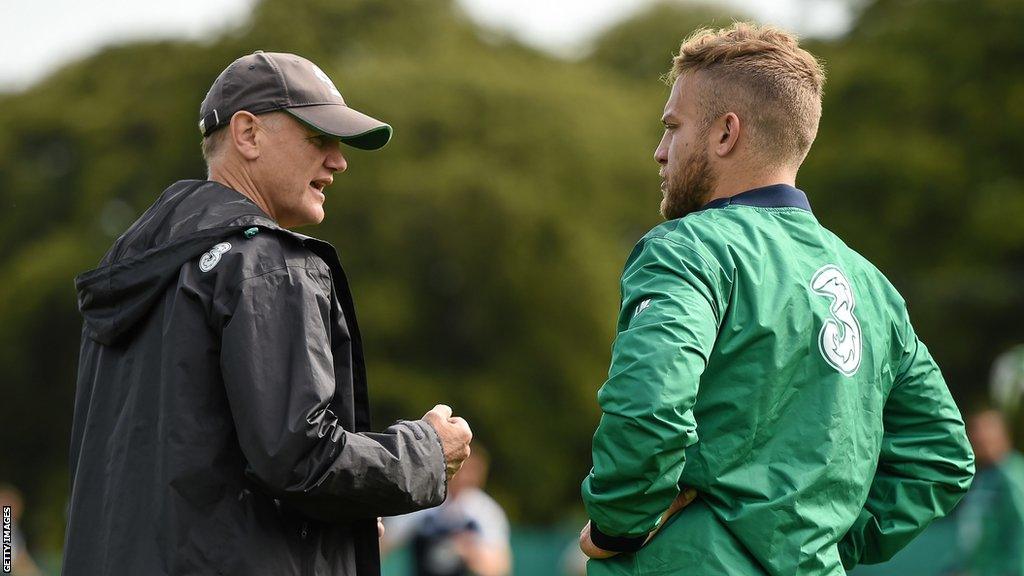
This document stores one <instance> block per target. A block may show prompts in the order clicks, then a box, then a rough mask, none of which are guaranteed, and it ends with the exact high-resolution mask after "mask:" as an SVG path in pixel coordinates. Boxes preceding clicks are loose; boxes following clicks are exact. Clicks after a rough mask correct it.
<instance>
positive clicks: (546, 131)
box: [0, 0, 1024, 548]
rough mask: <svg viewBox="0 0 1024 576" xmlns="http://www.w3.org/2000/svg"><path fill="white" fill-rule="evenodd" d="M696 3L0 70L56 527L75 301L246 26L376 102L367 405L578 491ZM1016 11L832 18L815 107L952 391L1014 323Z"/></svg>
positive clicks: (359, 285)
mask: <svg viewBox="0 0 1024 576" xmlns="http://www.w3.org/2000/svg"><path fill="white" fill-rule="evenodd" d="M728 22H729V20H728V19H726V18H725V17H724V16H722V15H721V14H719V13H717V12H715V11H714V10H712V9H709V8H699V7H693V6H687V5H670V4H666V5H658V6H655V7H653V8H651V9H650V11H649V12H645V13H642V14H639V15H637V16H636V17H634V18H632V19H630V20H629V21H627V22H624V23H622V24H621V25H619V26H617V27H614V28H612V29H610V30H608V31H606V32H605V33H604V34H602V35H601V37H600V38H598V39H597V40H596V41H595V43H594V49H593V52H592V55H591V56H590V57H589V58H587V59H585V60H584V61H580V62H565V61H560V60H557V59H554V58H552V57H550V56H547V55H545V54H542V53H538V52H536V51H533V50H530V49H528V48H525V47H523V46H521V45H519V44H516V43H515V42H512V41H509V40H508V39H504V38H501V37H495V36H494V35H493V34H488V33H485V32H482V31H480V30H478V29H477V28H476V27H474V26H473V25H472V24H471V23H469V22H468V21H467V20H466V19H465V17H464V16H462V14H461V13H460V12H459V11H458V10H457V8H456V7H455V5H454V3H453V2H452V1H451V0H354V1H346V2H336V1H333V0H301V1H285V0H264V1H263V2H262V3H261V4H259V5H258V6H257V8H256V9H255V11H254V14H253V16H252V18H251V19H250V21H249V22H247V23H245V24H244V25H242V26H240V27H238V28H237V29H233V30H229V31H226V32H225V33H224V34H223V36H222V37H221V38H219V39H218V40H216V41H215V42H213V43H209V44H197V43H189V42H158V43H137V44H131V45H124V46H118V47H111V48H108V49H106V50H103V51H102V52H100V53H98V54H97V55H95V56H93V57H90V58H88V59H86V60H82V61H80V62H77V63H74V64H71V65H69V66H67V67H65V68H63V69H62V70H60V71H58V72H56V73H55V74H53V75H51V76H50V77H49V78H47V79H46V80H44V81H43V82H41V83H40V84H38V85H36V86H34V87H32V88H31V89H29V90H27V91H25V92H22V93H18V94H9V95H5V96H0V126H3V130H0V206H3V208H4V210H3V211H2V212H0V246H3V251H2V253H0V264H2V267H0V366H2V368H3V384H2V390H3V394H4V400H5V401H4V402H3V403H2V404H0V417H2V418H3V422H4V423H5V428H4V432H3V434H4V438H3V444H4V446H5V450H4V452H3V453H0V470H3V472H4V477H5V478H3V479H6V480H10V481H13V482H14V483H16V484H18V485H19V486H21V487H22V488H23V489H24V490H25V491H26V493H27V497H28V506H29V509H31V510H34V511H35V515H34V516H32V517H31V520H30V524H29V525H28V526H27V528H28V529H29V530H30V536H32V537H34V538H35V540H34V542H37V543H41V544H43V545H44V546H48V547H51V548H55V547H59V545H60V540H61V537H62V528H63V518H62V503H63V501H64V499H65V497H66V491H67V485H66V474H67V470H66V461H67V453H66V451H67V441H68V433H69V429H70V418H71V409H72V403H73V398H74V381H75V362H74V360H73V359H74V358H76V357H77V352H76V351H77V347H78V339H79V326H80V320H79V318H78V316H77V313H76V311H75V296H74V288H73V283H72V279H73V277H74V275H75V274H77V273H79V272H82V271H84V270H85V269H88V268H90V267H92V266H93V265H94V263H95V262H96V261H97V260H98V259H99V258H100V256H101V255H102V254H103V252H104V250H106V248H107V247H108V246H109V245H110V243H111V242H112V241H113V239H114V238H115V237H116V235H117V234H119V233H120V231H122V230H123V229H124V228H125V227H126V226H127V225H128V224H129V223H130V222H131V221H132V220H133V219H134V218H135V217H136V215H138V214H139V213H141V212H142V211H143V210H144V209H145V208H146V207H147V206H148V205H149V204H150V203H151V202H152V200H153V199H154V198H155V197H156V196H157V194H159V193H160V191H161V190H163V189H164V188H165V187H166V186H167V185H168V184H170V183H171V182H173V181H175V180H177V179H182V178H201V177H202V176H203V174H204V173H205V169H204V167H203V165H202V161H201V158H200V155H199V140H200V135H199V132H198V129H197V127H196V123H197V121H198V118H197V116H198V108H199V103H200V101H201V100H202V97H203V95H204V94H205V91H206V89H207V88H208V87H209V85H210V83H211V82H212V81H213V79H214V78H215V77H216V75H217V74H218V73H219V72H220V70H221V69H223V67H224V66H225V65H226V64H227V63H228V62H230V61H231V60H232V59H234V58H235V57H237V56H239V55H241V54H244V53H246V52H249V51H252V50H255V49H265V50H283V51H294V52H299V53H302V54H304V55H306V56H308V57H310V58H311V59H313V60H314V61H316V62H317V63H318V64H320V66H321V67H322V68H324V69H325V70H326V71H327V72H328V74H330V75H331V77H332V78H333V79H334V80H335V81H336V83H337V84H338V86H339V87H340V88H341V90H342V92H343V93H344V94H345V97H346V99H347V100H348V101H349V102H350V103H351V104H352V105H353V106H355V107H357V108H359V109H361V110H364V111H366V112H368V113H370V114H373V115H376V116H378V117H380V118H383V119H385V120H387V121H389V122H390V123H391V124H392V125H393V126H394V128H395V138H394V140H393V142H392V143H391V144H390V145H389V146H388V147H387V148H386V149H384V150H383V151H381V152H376V153H366V152H361V151H351V153H350V154H348V159H349V170H348V172H346V173H345V174H343V175H339V176H338V178H337V181H336V184H335V185H334V186H333V187H332V188H331V189H330V190H328V201H327V213H328V217H327V220H326V222H325V223H324V224H323V225H321V226H320V227H318V228H316V229H315V230H308V231H307V233H313V234H316V235H318V236H321V237H324V238H325V239H328V240H330V241H332V242H333V243H335V244H336V245H337V246H338V248H339V251H340V252H341V255H342V260H343V261H344V262H345V263H346V266H347V267H348V271H349V274H350V277H351V280H352V283H353V290H354V293H355V296H356V304H357V307H358V310H359V313H360V321H361V324H362V326H363V332H364V336H365V338H366V348H367V354H368V364H369V372H370V381H371V388H372V394H373V399H374V413H375V418H376V421H377V426H378V427H382V426H383V425H386V424H387V423H388V422H389V421H391V420H394V419H396V418H399V417H406V418H409V417H418V416H419V415H421V414H422V413H423V412H425V411H426V410H427V409H429V408H430V407H431V406H432V405H433V404H434V403H436V402H439V401H444V402H447V403H450V404H452V405H453V406H454V407H455V409H456V411H457V412H458V413H461V414H462V415H464V416H466V417H467V418H468V419H469V420H470V422H471V423H472V424H473V427H474V430H475V432H476V434H477V437H478V438H479V439H480V440H481V441H483V442H484V443H486V444H487V445H488V447H489V449H490V452H491V454H492V457H493V460H494V463H493V470H492V482H491V485H490V487H491V489H492V491H493V492H494V493H495V494H496V495H497V496H498V498H499V499H500V500H501V501H502V502H503V503H504V504H505V505H506V506H507V507H508V508H509V511H510V513H511V515H512V517H513V519H514V520H516V521H521V522H522V521H526V522H552V521H555V520H557V519H559V518H562V517H564V516H565V515H566V514H567V513H569V512H571V511H572V510H574V509H576V508H577V507H578V490H579V481H580V480H581V479H582V477H583V475H584V474H585V473H586V471H587V469H588V467H589V459H590V454H589V448H590V435H591V433H592V431H593V429H594V426H595V425H596V419H597V407H596V402H595V393H596V390H597V388H598V387H599V386H600V384H601V383H602V381H603V379H604V373H605V371H606V370H607V362H608V350H609V346H610V343H611V338H612V329H613V325H614V318H615V313H616V308H617V304H618V302H617V299H618V284H617V281H618V274H619V272H620V268H621V265H622V262H623V261H624V259H625V257H626V256H627V254H628V253H629V250H630V248H631V246H632V244H633V242H635V241H636V240H637V239H638V238H639V237H640V236H641V235H642V234H643V232H645V231H646V230H647V229H648V228H650V227H651V226H653V225H655V224H656V223H657V221H658V217H657V206H658V201H659V200H660V193H659V191H658V186H657V176H656V171H657V166H656V164H655V163H654V162H653V160H652V153H653V150H654V147H655V145H656V144H657V140H658V138H659V137H660V126H659V123H658V118H659V117H660V113H661V109H662V106H663V104H664V99H665V97H666V95H667V88H666V87H665V86H664V85H662V84H660V83H659V81H658V76H659V75H660V74H662V73H663V72H665V71H666V70H667V69H668V66H669V64H670V57H671V55H672V53H673V52H674V51H675V50H677V49H678V46H679V42H680V40H681V39H683V38H684V37H686V36H687V35H688V34H689V33H690V32H691V31H692V30H693V29H694V28H696V27H697V26H698V25H708V24H717V25H724V24H728ZM1022 25H1024V13H1022V6H1021V4H1019V3H1017V2H1012V1H1009V0H1005V1H998V0H984V1H980V2H967V0H946V1H942V2H912V1H908V0H907V1H905V0H900V1H896V0H882V1H879V2H877V3H875V4H873V5H871V6H869V7H868V8H867V9H865V11H864V13H863V14H862V15H861V17H860V19H859V20H858V22H857V24H856V26H855V28H854V29H853V30H852V31H851V33H850V34H849V35H847V36H846V37H843V38H841V39H838V40H836V41H831V42H818V43H816V44H815V45H814V49H815V51H816V52H817V53H818V54H819V55H821V56H823V57H824V59H825V60H826V62H827V64H828V70H829V75H830V82H829V85H828V87H827V99H826V102H825V116H824V118H823V120H822V125H821V132H820V135H819V139H818V142H817V144H816V146H815V148H814V149H813V150H812V153H811V156H810V157H809V159H808V162H807V164H806V165H805V168H804V170H803V171H802V172H801V178H800V184H801V186H802V187H803V188H804V189H806V190H807V191H808V192H809V193H810V195H811V198H812V202H813V203H814V206H815V211H816V213H817V214H818V216H819V218H820V219H821V220H822V221H823V222H824V223H825V224H826V225H828V226H829V227H831V228H833V229H834V230H836V231H837V232H838V233H839V234H840V235H842V236H843V237H844V238H845V239H846V240H847V241H848V242H849V243H850V244H851V245H852V246H853V247H854V248H856V249H858V250H860V251H861V252H863V253H864V254H865V255H867V256H868V257H869V258H870V259H871V260H872V261H874V262H876V263H877V264H878V265H879V267H880V268H882V269H883V271H885V272H886V273H887V274H888V275H889V276H890V277H891V278H892V279H893V281H894V282H895V283H896V285H897V287H898V288H900V289H901V291H902V292H903V293H904V294H905V296H906V297H907V300H908V301H909V302H910V304H911V307H912V314H913V315H914V317H915V319H916V320H917V324H918V327H919V332H920V333H921V334H922V336H923V338H924V339H925V340H926V341H927V342H928V343H929V344H930V345H931V347H932V349H933V351H934V352H935V355H936V357H937V358H938V359H939V361H940V364H941V365H942V366H943V367H944V369H945V371H946V373H947V375H949V376H951V377H952V378H951V384H952V385H953V386H954V387H955V388H956V390H957V391H958V393H959V394H960V395H961V396H963V395H966V394H970V393H972V390H974V389H979V390H980V388H981V385H982V383H983V381H984V380H985V378H986V375H987V367H988V364H989V362H990V361H991V358H992V357H993V356H994V355H995V354H996V353H998V352H999V351H1000V350H1001V349H1003V348H1006V347H1008V345H1009V344H1010V343H1012V342H1014V341H1015V340H1019V338H1020V329H1019V320H1020V314H1019V313H1018V312H1017V311H1019V310H1021V309H1022V305H1024V301H1022V296H1021V291H1020V289H1019V286H1020V285H1021V280H1022V278H1021V273H1020V270H1022V269H1024V266H1022V264H1024V227H1022V226H1021V225H1020V222H1021V220H1022V219H1024V200H1022V198H1024V195H1022V194H1021V191H1022V186H1024V182H1022V178H1024V174H1022V170H1024V168H1022V167H1021V166H1022V165H1021V163H1020V162H1019V161H1018V157H1019V156H1020V154H1021V153H1022V152H1024V141H1022V137H1021V133H1022V128H1024V113H1022V112H1021V111H1022V110H1024V80H1021V79H1022V78H1024V74H1022V70H1021V67H1022V66H1024V64H1022V62H1024V58H1021V56H1022V55H1024V54H1022V52H1024V39H1022V37H1021V35H1020V34H1019V33H1017V32H1018V31H1019V30H1020V29H1021V28H1022Z"/></svg>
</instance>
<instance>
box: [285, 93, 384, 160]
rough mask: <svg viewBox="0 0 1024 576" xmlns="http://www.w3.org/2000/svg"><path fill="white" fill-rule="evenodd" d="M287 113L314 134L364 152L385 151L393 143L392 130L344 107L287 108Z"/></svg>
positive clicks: (320, 105)
mask: <svg viewBox="0 0 1024 576" xmlns="http://www.w3.org/2000/svg"><path fill="white" fill-rule="evenodd" d="M285 112H288V113H289V114H291V115H292V116H295V117H296V118H298V119H299V120H301V121H302V122H304V123H306V124H308V125H309V127H310V128H313V129H314V130H318V131H320V132H323V133H324V134H330V135H331V136H334V137H336V138H338V139H339V140H341V141H342V142H344V143H345V144H348V145H349V146H353V147H355V148H360V149H362V150H377V149H378V148H383V147H384V145H385V144H387V143H388V141H389V140H391V126H388V125H387V124H385V123H384V122H381V121H380V120H377V119H376V118H373V117H372V116H367V115H366V114H363V113H362V112H360V111H358V110H354V109H352V108H349V107H348V106H344V105H342V104H318V105H314V106H302V107H298V108H285Z"/></svg>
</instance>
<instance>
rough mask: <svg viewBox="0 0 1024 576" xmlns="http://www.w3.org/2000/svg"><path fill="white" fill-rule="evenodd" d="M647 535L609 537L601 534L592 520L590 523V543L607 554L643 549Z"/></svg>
mask: <svg viewBox="0 0 1024 576" xmlns="http://www.w3.org/2000/svg"><path fill="white" fill-rule="evenodd" d="M649 534H650V533H649V532H648V533H647V534H644V535H643V536H609V535H608V534H605V533H604V532H601V530H600V529H599V528H598V527H597V524H594V521H593V520H591V521H590V541H591V542H593V543H594V546H597V547H598V548H600V549H601V550H607V551H609V552H636V551H637V550H639V549H641V548H643V546H644V543H645V542H647V536H648V535H649Z"/></svg>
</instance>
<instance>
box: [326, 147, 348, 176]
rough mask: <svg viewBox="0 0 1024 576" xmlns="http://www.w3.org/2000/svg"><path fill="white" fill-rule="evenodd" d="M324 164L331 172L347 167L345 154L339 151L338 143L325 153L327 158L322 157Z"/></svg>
mask: <svg viewBox="0 0 1024 576" xmlns="http://www.w3.org/2000/svg"><path fill="white" fill-rule="evenodd" d="M324 166H326V167H327V168H330V170H331V171H332V172H344V171H345V169H346V168H348V161H347V160H345V155H344V154H342V153H341V146H340V145H339V146H338V147H337V148H335V149H334V150H331V151H330V152H329V153H328V154H327V158H326V159H324Z"/></svg>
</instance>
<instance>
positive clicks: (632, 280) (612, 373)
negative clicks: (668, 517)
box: [582, 239, 718, 552]
mask: <svg viewBox="0 0 1024 576" xmlns="http://www.w3.org/2000/svg"><path fill="white" fill-rule="evenodd" d="M701 262H702V260H701V259H700V258H699V256H698V255H697V254H696V253H695V252H694V251H693V250H692V249H691V248H689V247H685V246H681V245H677V244H675V243H673V242H671V241H668V240H663V239H652V240H648V241H646V244H644V245H642V246H638V248H637V250H635V251H634V257H632V258H631V260H630V262H628V263H627V266H626V270H625V271H624V272H623V277H622V306H621V309H620V312H619V322H618V328H617V330H618V334H617V336H616V339H615V343H614V344H613V346H612V360H611V368H610V369H609V373H608V380H607V381H606V382H605V383H604V385H603V386H602V387H601V389H600V391H599V392H598V403H599V404H600V407H601V412H602V414H601V420H600V423H599V424H598V427H597V431H596V432H595V433H594V439H593V451H592V452H593V469H592V470H591V472H590V474H589V475H588V477H587V478H586V479H585V480H584V481H583V487H582V494H583V502H584V505H585V506H586V509H587V513H588V515H589V516H590V520H591V538H592V540H593V542H594V544H595V545H597V546H598V547H600V548H603V549H605V550H611V551H617V552H630V551H635V550H637V549H639V547H640V546H641V545H642V544H643V542H644V540H645V539H646V537H647V535H648V533H649V532H650V531H652V530H654V528H655V527H656V526H657V524H658V521H659V519H660V516H661V514H662V513H663V512H664V511H665V510H666V509H667V508H668V507H669V505H670V504H671V503H672V500H673V499H675V497H676V496H677V495H678V493H679V489H678V487H677V484H678V482H679V477H680V475H681V474H682V471H683V464H684V460H685V455H684V450H685V448H686V447H687V446H690V445H692V444H694V443H695V442H696V441H697V432H696V423H695V422H694V418H693V412H692V408H693V405H694V402H695V401H696V397H697V388H698V384H699V382H700V377H701V374H702V373H703V372H704V369H705V367H706V365H707V362H708V356H709V355H710V353H711V349H712V347H713V346H714V342H715V338H716V334H717V331H718V319H717V305H716V304H714V302H715V300H714V298H713V296H712V294H713V291H712V290H711V288H710V287H709V286H710V285H709V283H708V282H706V281H705V280H704V278H706V277H707V275H706V274H704V273H703V271H702V265H701Z"/></svg>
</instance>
